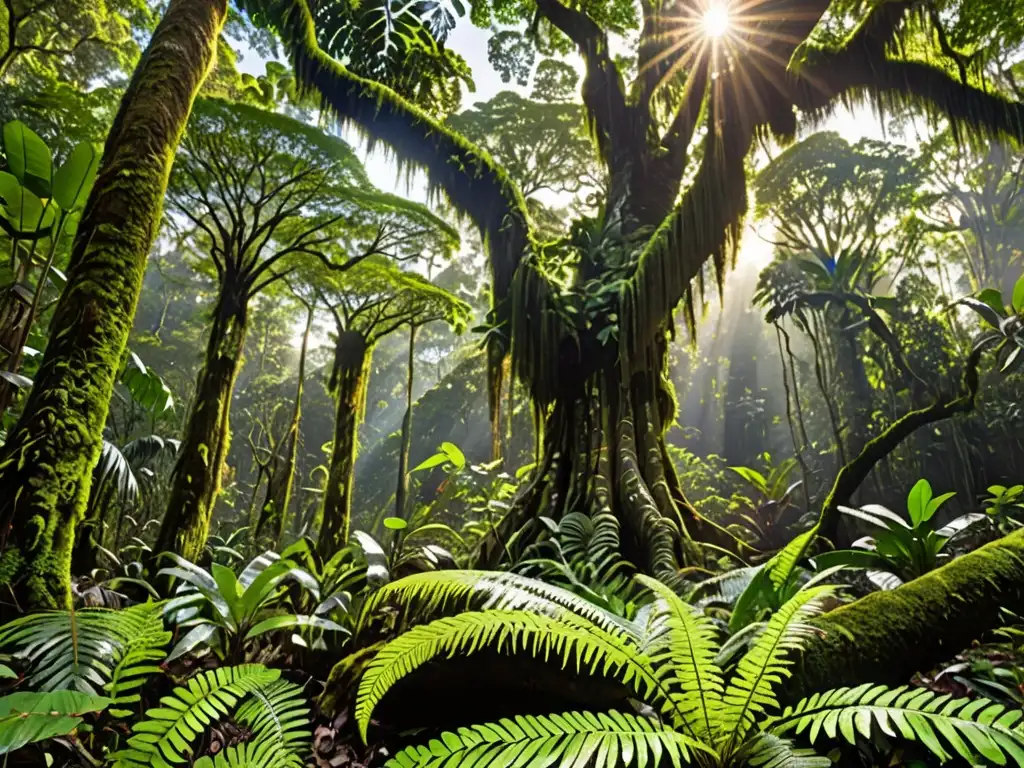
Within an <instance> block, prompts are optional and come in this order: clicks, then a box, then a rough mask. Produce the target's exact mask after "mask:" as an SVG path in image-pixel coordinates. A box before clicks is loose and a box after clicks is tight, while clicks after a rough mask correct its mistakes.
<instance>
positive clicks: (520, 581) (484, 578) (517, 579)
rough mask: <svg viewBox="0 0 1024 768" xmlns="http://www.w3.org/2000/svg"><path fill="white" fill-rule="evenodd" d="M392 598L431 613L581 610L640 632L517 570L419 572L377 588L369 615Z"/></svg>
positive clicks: (608, 624)
mask: <svg viewBox="0 0 1024 768" xmlns="http://www.w3.org/2000/svg"><path fill="white" fill-rule="evenodd" d="M388 603H391V604H398V605H400V606H403V607H411V608H415V609H417V610H419V611H422V612H423V613H425V614H428V615H429V614H431V613H434V614H436V613H439V612H441V611H443V610H445V609H446V608H449V607H452V606H455V605H456V604H459V607H462V608H469V607H471V606H473V607H480V608H485V609H495V610H524V611H533V612H535V613H540V614H543V615H545V616H550V617H553V618H557V617H559V616H565V615H576V616H582V617H583V618H585V619H588V620H589V621H592V622H593V623H594V624H596V625H597V626H599V627H601V628H602V629H605V630H608V631H613V632H628V633H630V634H632V635H634V636H636V637H639V633H638V632H637V629H636V627H635V626H634V625H632V624H631V623H630V622H628V621H626V620H625V619H622V618H620V617H619V616H616V615H614V614H612V613H610V612H608V611H605V610H603V609H601V608H599V607H598V606H596V605H594V604H593V603H591V602H588V601H587V600H585V599H583V598H582V597H580V596H579V595H576V594H574V593H572V592H570V591H569V590H567V589H562V588H561V587H556V586H552V585H551V584H547V583H545V582H543V581H539V580H537V579H531V578H527V577H526V576H520V575H518V574H514V573H501V572H490V571H469V570H466V571H437V572H429V573H418V574H414V575H412V576H407V577H405V578H404V579H400V580H399V581H395V582H392V583H391V584H388V585H386V586H384V587H382V588H381V589H379V590H377V592H375V593H374V594H373V596H372V597H371V598H370V599H369V600H367V602H366V605H365V608H364V614H363V615H364V616H368V615H369V614H370V613H371V612H373V611H375V610H377V609H378V608H380V607H381V606H382V605H384V604H388Z"/></svg>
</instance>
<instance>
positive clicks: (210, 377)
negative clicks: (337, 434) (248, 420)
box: [154, 273, 248, 561]
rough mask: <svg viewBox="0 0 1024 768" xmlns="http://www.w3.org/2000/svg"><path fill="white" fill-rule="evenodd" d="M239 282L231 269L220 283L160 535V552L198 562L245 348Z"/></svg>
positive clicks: (245, 315) (243, 303)
mask: <svg viewBox="0 0 1024 768" xmlns="http://www.w3.org/2000/svg"><path fill="white" fill-rule="evenodd" d="M239 282H240V281H239V280H238V278H237V276H235V275H232V274H230V273H229V274H227V275H225V278H224V281H223V282H222V284H221V289H220V295H219V296H218V298H217V306H216V308H215V310H214V318H213V326H212V328H211V329H210V340H209V342H208V343H207V347H206V361H205V363H204V364H203V368H202V370H201V371H200V372H199V378H198V381H197V384H196V397H195V401H194V402H193V405H192V412H191V414H190V416H189V422H188V426H187V427H186V429H185V437H184V439H183V440H182V442H181V448H180V450H179V451H178V464H177V466H175V468H174V481H173V485H172V486H171V495H170V499H169V501H168V504H167V512H166V513H165V514H164V519H163V522H162V524H161V525H160V533H159V534H158V535H157V540H156V547H155V549H154V551H155V552H157V553H160V552H176V553H177V554H179V555H181V556H182V557H184V558H186V559H187V560H192V561H195V560H197V559H198V558H199V555H200V554H201V553H202V551H203V545H204V544H205V543H206V537H207V535H208V534H209V531H210V518H211V516H212V515H213V507H214V505H215V504H216V502H217V496H218V495H219V494H220V481H221V475H222V473H223V471H224V460H225V459H226V458H227V453H228V445H229V444H230V442H231V429H230V426H229V417H230V413H231V398H232V396H233V395H234V392H235V380H236V378H237V377H238V371H239V369H240V368H241V367H242V354H243V353H244V351H245V332H246V326H247V320H248V297H247V296H246V295H245V289H244V287H243V286H241V285H239V284H238V283H239Z"/></svg>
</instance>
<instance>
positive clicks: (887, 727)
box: [355, 571, 1024, 768]
mask: <svg viewBox="0 0 1024 768" xmlns="http://www.w3.org/2000/svg"><path fill="white" fill-rule="evenodd" d="M637 579H638V581H639V582H640V583H641V584H643V585H644V587H646V588H647V589H648V590H650V592H651V593H652V595H653V597H654V600H653V602H651V603H650V604H649V606H645V607H644V608H643V609H642V610H641V611H640V613H639V615H638V617H637V619H636V620H635V621H626V620H624V619H622V618H621V617H617V616H614V615H610V614H609V613H608V612H606V611H604V610H602V609H600V608H598V607H596V606H594V605H592V604H590V603H588V602H587V601H585V600H583V599H581V598H580V597H578V596H576V595H574V594H572V593H570V592H568V591H566V590H561V589H559V588H557V587H552V586H550V585H545V584H543V583H541V582H533V581H532V580H530V579H526V578H523V577H517V576H515V575H513V574H483V573H474V572H465V571H462V572H458V571H454V572H446V573H431V574H419V575H417V576H416V577H411V578H410V579H403V580H401V581H399V582H395V583H394V584H391V585H389V586H388V587H386V588H385V589H384V590H382V591H381V592H380V593H378V594H377V595H376V596H375V601H381V600H384V601H389V602H398V603H404V604H406V605H407V606H408V607H409V609H410V610H422V609H427V610H428V612H429V611H430V610H434V609H438V608H442V607H444V606H448V607H451V606H452V605H453V604H455V603H458V602H462V601H469V602H473V601H476V600H479V599H481V597H482V598H483V599H484V601H485V605H484V606H483V607H481V608H477V609H475V610H467V611H465V612H462V613H458V614H455V615H450V616H445V617H443V618H440V619H436V620H434V621H430V622H429V623H425V624H420V625H418V626H414V627H413V628H412V629H410V630H409V631H407V632H405V633H404V634H401V635H399V636H398V637H397V638H396V639H394V640H392V641H391V642H389V643H387V644H386V645H384V646H383V648H381V650H380V651H379V653H377V655H376V657H375V658H374V659H373V661H372V662H371V663H370V664H369V665H368V666H367V667H366V670H365V672H364V674H363V676H362V679H361V681H360V685H359V689H358V693H357V698H356V709H355V715H356V723H357V725H358V727H359V730H360V733H361V735H362V736H363V738H364V740H365V738H366V735H367V730H368V727H369V725H370V722H371V718H372V716H373V713H374V711H375V709H376V707H377V705H378V704H379V703H380V702H381V701H382V700H383V698H384V697H385V696H386V695H387V693H388V691H390V690H391V689H392V687H394V686H395V685H396V684H397V683H398V682H399V681H400V680H402V679H403V678H405V677H407V676H409V675H411V674H413V673H414V672H415V671H416V670H417V669H418V668H420V667H422V666H423V665H425V664H427V663H428V662H431V661H434V660H438V659H444V658H451V657H454V656H458V655H461V656H467V655H471V654H474V653H478V652H481V651H485V650H490V651H498V652H501V653H504V654H526V655H529V656H532V657H535V658H538V659H542V660H545V661H549V662H551V663H554V664H556V665H560V666H561V667H562V668H563V669H571V670H572V671H574V672H576V673H577V674H593V675H602V676H605V677H612V678H615V679H617V680H618V681H619V682H621V683H622V684H623V685H625V686H626V687H627V688H628V689H629V690H630V691H631V692H632V695H633V697H634V698H635V700H636V701H637V702H638V705H637V706H635V707H634V711H628V712H627V711H621V712H620V711H601V712H588V711H570V712H562V713H560V714H548V715H518V716H515V717H509V718H503V719H501V720H499V721H497V722H491V723H486V724H479V725H472V726H466V727H462V728H459V729H458V730H456V731H450V732H445V733H442V734H441V735H439V736H438V737H437V738H433V739H430V740H429V741H428V743H427V744H425V745H423V746H412V747H407V748H405V749H403V750H402V751H400V752H399V753H398V754H396V755H395V756H394V757H393V758H392V759H391V760H390V761H389V763H388V765H389V766H390V768H414V767H416V766H431V767H432V768H433V766H438V767H440V766H444V767H445V768H454V766H474V768H478V767H480V766H488V765H500V766H510V767H512V768H547V767H548V766H554V765H558V766H572V767H573V768H578V767H582V766H587V765H593V766H596V768H615V767H617V766H620V765H622V766H625V765H638V766H647V765H652V766H656V765H659V764H661V765H667V764H669V763H671V764H672V765H673V766H680V765H682V764H684V763H685V764H693V765H698V766H708V767H712V766H713V767H716V768H720V767H723V766H741V765H753V766H772V767H775V766H787V767H796V768H799V767H800V766H821V767H822V768H824V767H825V766H829V765H831V759H830V758H829V757H826V756H824V755H821V754H820V753H818V752H816V751H815V749H814V746H815V745H820V744H821V743H822V742H846V743H849V744H857V745H858V746H862V747H863V746H865V745H870V744H871V742H872V741H875V740H878V741H883V740H884V738H885V737H888V738H889V739H893V740H897V741H900V740H902V741H907V742H919V743H920V744H921V745H923V747H925V748H927V749H928V750H929V751H930V752H932V753H933V754H934V755H936V756H937V757H938V758H939V759H940V760H943V761H945V760H947V759H950V758H951V757H952V756H954V755H956V756H959V757H960V758H962V759H963V760H967V761H970V762H971V763H972V764H977V763H979V762H984V763H989V764H996V765H1005V764H1007V763H1008V762H1014V763H1016V764H1017V765H1020V766H1024V727H1022V723H1021V721H1022V718H1024V713H1022V712H1021V711H1020V710H1011V709H1007V708H1006V707H1004V706H1002V705H1001V704H998V703H995V702H992V701H990V700H987V699H976V700H969V699H954V698H952V697H951V696H949V695H938V694H936V693H934V692H932V691H929V690H927V689H918V688H910V687H907V686H902V687H898V688H888V687H886V686H884V685H874V684H871V683H867V684H864V685H860V686H857V687H853V688H839V689H836V690H833V691H828V692H826V693H818V694H814V695H813V696H811V697H810V698H807V699H804V700H802V701H800V702H799V703H798V704H796V705H795V706H791V707H787V708H785V709H783V708H782V707H781V705H780V703H779V700H778V693H779V692H778V689H779V687H780V686H781V685H782V683H783V682H784V680H785V679H786V678H788V677H789V676H790V675H791V674H792V665H793V655H794V653H795V652H797V651H799V650H800V649H801V648H803V647H804V645H805V643H806V642H807V640H808V638H811V637H813V636H814V635H815V633H816V632H817V631H818V630H816V629H814V628H813V627H812V626H811V625H810V624H809V623H808V619H810V618H811V617H813V616H814V615H815V614H816V613H818V612H819V611H820V610H821V607H822V604H823V602H824V601H825V600H826V599H827V598H828V596H829V595H830V593H831V592H832V590H833V588H832V587H828V586H818V587H814V588H811V589H805V590H803V591H801V592H799V593H797V594H796V595H795V596H794V597H793V598H792V599H791V600H789V601H788V602H787V603H785V604H784V605H783V606H782V607H781V608H780V609H779V610H778V611H776V612H775V613H774V615H772V617H771V618H770V619H769V620H768V621H767V623H766V624H765V625H764V628H763V629H762V630H761V632H760V634H759V635H758V636H757V637H756V639H755V640H754V641H753V642H752V643H751V644H750V648H749V650H748V651H747V652H746V654H744V655H743V656H742V658H740V659H739V661H738V662H737V663H736V664H735V665H733V666H732V667H731V668H729V669H723V668H721V667H720V666H719V662H718V660H717V657H718V655H719V653H720V650H721V648H720V645H719V643H718V632H717V630H716V628H715V626H714V624H713V623H712V622H711V621H710V620H709V619H707V618H706V617H705V616H703V615H702V614H700V613H698V612H697V611H696V610H695V609H694V608H693V607H692V606H690V605H689V604H687V603H686V602H684V601H683V600H681V599H680V598H679V597H678V596H677V595H676V594H675V593H674V592H673V591H672V590H671V589H669V588H668V587H666V586H665V585H663V584H661V583H660V582H658V581H655V580H653V579H650V578H647V577H644V576H638V577H637ZM796 739H799V740H800V741H801V742H802V743H801V744H798V743H797V742H796V741H795V740H796Z"/></svg>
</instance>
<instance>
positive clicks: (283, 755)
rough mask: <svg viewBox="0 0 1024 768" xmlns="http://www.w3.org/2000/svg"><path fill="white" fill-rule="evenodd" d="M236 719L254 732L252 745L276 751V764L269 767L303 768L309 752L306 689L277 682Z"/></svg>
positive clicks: (249, 701)
mask: <svg viewBox="0 0 1024 768" xmlns="http://www.w3.org/2000/svg"><path fill="white" fill-rule="evenodd" d="M235 719H236V720H237V721H238V722H239V723H241V724H242V725H245V726H246V727H248V728H249V730H250V731H252V739H251V741H250V742H249V743H250V744H255V745H266V749H269V750H272V752H271V754H272V755H273V762H271V763H268V765H273V766H274V768H301V766H302V754H303V753H304V752H308V751H309V705H308V704H307V703H306V696H305V694H304V693H303V692H302V686H299V685H296V684H295V683H291V682H288V681H287V680H276V681H274V682H273V683H270V685H267V686H265V687H263V688H257V689H256V690H254V691H253V692H252V694H251V695H250V697H249V698H248V699H247V700H246V701H245V702H243V704H242V705H241V706H240V707H239V708H238V711H237V712H236V713H235ZM261 749H262V747H261ZM260 765H263V763H260Z"/></svg>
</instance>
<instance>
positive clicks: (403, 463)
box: [395, 325, 416, 518]
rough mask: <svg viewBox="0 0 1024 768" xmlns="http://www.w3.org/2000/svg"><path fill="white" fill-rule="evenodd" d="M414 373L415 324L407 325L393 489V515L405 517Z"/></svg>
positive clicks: (407, 495)
mask: <svg viewBox="0 0 1024 768" xmlns="http://www.w3.org/2000/svg"><path fill="white" fill-rule="evenodd" d="M415 375H416V326H415V325H410V326H409V367H408V370H407V375H406V381H405V416H404V417H403V418H402V447H401V449H400V450H399V452H398V487H397V488H396V489H395V517H401V518H404V517H405V507H406V504H408V497H409V448H410V447H411V446H412V403H413V391H412V388H413V384H414V382H415Z"/></svg>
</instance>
